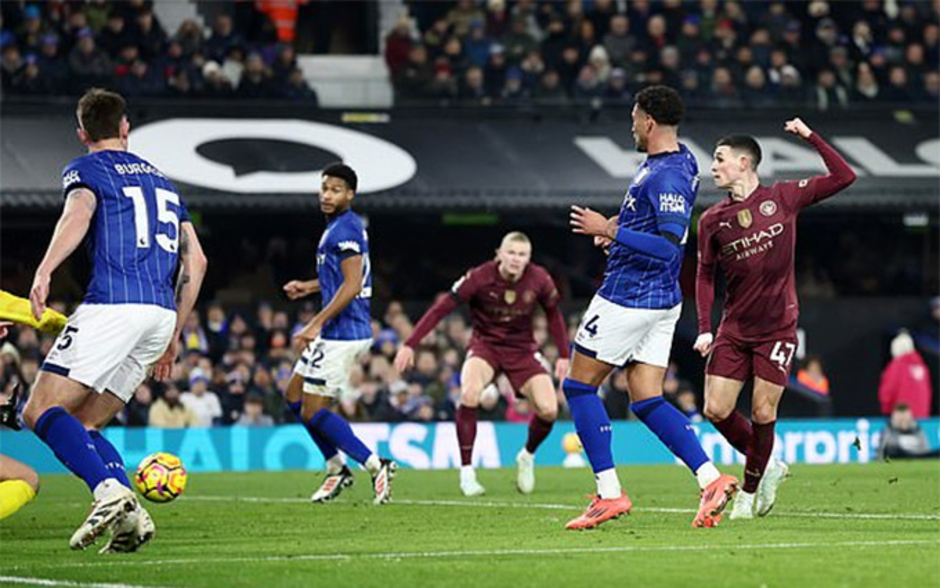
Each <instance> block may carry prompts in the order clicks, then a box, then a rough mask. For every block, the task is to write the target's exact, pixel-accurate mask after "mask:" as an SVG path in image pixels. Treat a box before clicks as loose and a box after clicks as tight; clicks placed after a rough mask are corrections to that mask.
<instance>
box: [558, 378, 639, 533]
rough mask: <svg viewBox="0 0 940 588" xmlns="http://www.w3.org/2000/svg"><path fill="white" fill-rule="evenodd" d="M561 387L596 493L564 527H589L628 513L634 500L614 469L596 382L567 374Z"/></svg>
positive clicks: (577, 528)
mask: <svg viewBox="0 0 940 588" xmlns="http://www.w3.org/2000/svg"><path fill="white" fill-rule="evenodd" d="M562 389H563V390H564V393H565V398H567V400H568V409H569V410H570V411H571V416H572V418H573V419H574V424H575V429H576V430H577V432H578V437H579V438H580V439H581V445H583V446H584V451H585V453H587V456H588V461H589V462H591V467H592V468H593V470H594V478H595V479H596V481H597V495H596V496H594V497H593V498H592V500H591V504H590V505H588V507H587V508H586V509H585V510H584V512H583V513H582V514H581V516H579V517H577V518H575V519H573V520H571V521H569V522H568V524H567V525H565V528H566V529H573V530H580V529H591V528H594V527H596V526H598V525H600V524H601V523H604V522H606V521H609V520H610V519H614V518H617V517H619V516H621V515H623V514H626V513H629V512H630V509H631V508H633V503H632V502H631V501H630V498H629V497H628V496H627V495H626V494H625V493H624V492H623V490H621V488H620V480H619V478H617V470H616V469H614V456H613V452H612V451H611V434H612V428H611V424H610V418H609V417H608V416H607V410H606V409H605V408H604V403H603V402H601V399H600V398H599V397H598V396H597V386H591V385H590V384H585V383H584V382H579V381H576V380H573V379H571V378H566V379H565V381H564V382H563V383H562Z"/></svg>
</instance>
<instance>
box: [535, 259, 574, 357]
mask: <svg viewBox="0 0 940 588" xmlns="http://www.w3.org/2000/svg"><path fill="white" fill-rule="evenodd" d="M538 300H539V304H540V305H541V306H542V308H544V309H545V317H546V319H548V332H549V333H550V334H551V336H552V340H553V341H554V342H555V347H556V348H558V356H559V357H561V358H562V359H568V355H569V349H568V327H567V325H566V324H565V316H564V315H563V314H562V312H561V309H560V308H559V307H558V303H559V302H560V301H561V294H559V293H558V288H557V287H555V281H554V280H552V277H551V276H550V275H549V274H548V272H544V276H543V279H542V284H541V287H540V288H539V299H538Z"/></svg>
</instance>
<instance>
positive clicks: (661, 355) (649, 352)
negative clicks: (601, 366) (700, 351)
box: [574, 295, 682, 367]
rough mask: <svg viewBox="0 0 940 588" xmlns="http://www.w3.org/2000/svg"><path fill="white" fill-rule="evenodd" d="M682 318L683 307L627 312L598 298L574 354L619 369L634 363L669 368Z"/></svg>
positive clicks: (584, 321)
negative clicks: (674, 337) (677, 326)
mask: <svg viewBox="0 0 940 588" xmlns="http://www.w3.org/2000/svg"><path fill="white" fill-rule="evenodd" d="M680 314H682V304H681V303H680V304H677V305H676V306H673V307H672V308H665V309H647V308H627V307H625V306H620V305H619V304H614V303H613V302H611V301H609V300H607V299H605V298H602V297H600V296H597V295H595V296H594V299H593V300H591V304H590V305H589V306H588V309H587V311H586V312H585V313H584V317H583V318H582V319H581V325H580V326H579V327H578V334H577V336H575V340H574V343H575V350H576V351H578V352H579V353H581V354H582V355H587V356H588V357H593V358H594V359H597V360H598V361H602V362H604V363H607V364H610V365H615V366H618V367H619V366H624V365H626V364H628V363H632V362H640V363H646V364H649V365H655V366H659V367H668V366H669V353H670V351H671V350H672V337H673V334H674V333H675V330H676V322H678V320H679V315H680Z"/></svg>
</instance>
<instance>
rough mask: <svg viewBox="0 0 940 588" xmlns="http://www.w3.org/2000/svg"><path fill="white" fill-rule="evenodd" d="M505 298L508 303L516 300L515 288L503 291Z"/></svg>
mask: <svg viewBox="0 0 940 588" xmlns="http://www.w3.org/2000/svg"><path fill="white" fill-rule="evenodd" d="M503 300H505V301H506V304H512V303H513V302H515V301H516V291H515V290H506V291H505V292H503Z"/></svg>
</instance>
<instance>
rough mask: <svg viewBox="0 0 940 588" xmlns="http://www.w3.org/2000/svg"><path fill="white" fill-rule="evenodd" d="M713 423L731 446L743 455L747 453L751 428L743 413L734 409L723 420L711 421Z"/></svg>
mask: <svg viewBox="0 0 940 588" xmlns="http://www.w3.org/2000/svg"><path fill="white" fill-rule="evenodd" d="M712 424H713V425H715V428H716V429H718V432H719V433H721V434H722V436H724V438H725V439H727V440H728V443H730V444H731V446H732V447H734V448H735V449H737V450H738V451H739V452H741V453H742V454H744V455H747V449H748V446H749V445H750V444H751V438H752V437H753V430H752V428H751V421H749V420H747V418H745V416H744V415H743V414H741V413H740V412H738V411H736V410H734V411H732V412H731V414H730V415H728V417H727V418H726V419H724V420H721V421H713V422H712Z"/></svg>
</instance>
